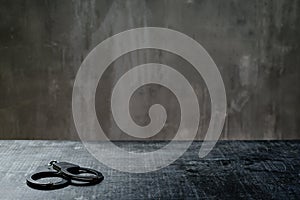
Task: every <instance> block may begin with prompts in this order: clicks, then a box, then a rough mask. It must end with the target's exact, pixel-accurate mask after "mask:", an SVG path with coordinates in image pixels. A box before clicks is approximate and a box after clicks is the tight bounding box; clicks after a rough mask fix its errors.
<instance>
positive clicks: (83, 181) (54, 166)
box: [26, 160, 104, 190]
mask: <svg viewBox="0 0 300 200" xmlns="http://www.w3.org/2000/svg"><path fill="white" fill-rule="evenodd" d="M83 173H84V174H91V175H89V176H83V175H80V174H83ZM53 177H58V178H61V180H60V181H57V182H47V183H43V182H39V181H38V180H39V179H42V178H53ZM103 179H104V177H103V175H102V173H101V172H98V171H96V170H94V169H89V168H84V167H80V166H79V165H75V164H73V163H68V162H58V161H55V160H53V161H51V162H50V163H49V164H48V165H47V166H41V167H38V168H37V170H36V171H35V172H34V173H32V174H30V175H28V176H27V178H26V183H27V185H28V186H29V187H31V188H34V189H38V190H54V189H60V188H64V187H66V186H68V185H76V186H86V185H95V184H98V183H100V182H101V181H102V180H103Z"/></svg>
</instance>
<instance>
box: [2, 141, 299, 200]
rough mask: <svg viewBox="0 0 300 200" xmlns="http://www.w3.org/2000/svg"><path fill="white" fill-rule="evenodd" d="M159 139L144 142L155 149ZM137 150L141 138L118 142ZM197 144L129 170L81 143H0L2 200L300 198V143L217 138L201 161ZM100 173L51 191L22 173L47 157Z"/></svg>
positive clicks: (143, 143)
mask: <svg viewBox="0 0 300 200" xmlns="http://www.w3.org/2000/svg"><path fill="white" fill-rule="evenodd" d="M164 144H165V143H163V142H152V143H149V144H148V143H147V148H149V149H155V148H157V147H159V146H162V145H164ZM118 145H120V146H123V147H124V148H128V147H131V149H134V148H136V149H137V150H138V149H139V148H141V147H142V146H143V148H144V147H145V145H146V144H145V142H119V143H118ZM200 145H201V144H200V143H199V142H198V143H193V145H192V146H191V147H190V149H189V150H188V151H187V152H186V153H185V154H184V155H183V156H182V157H181V158H180V159H178V160H177V161H176V162H174V163H173V164H171V165H170V166H168V167H166V168H164V169H161V170H159V171H155V172H151V173H146V174H130V173H124V172H119V171H116V170H113V169H110V168H108V167H106V166H104V165H103V164H101V163H99V161H97V160H96V159H95V158H94V157H93V156H91V155H90V154H89V153H88V152H87V150H86V149H85V148H84V147H83V145H82V144H81V143H79V142H71V141H0V155H1V157H0V184H1V187H0V199H77V200H82V199H202V198H204V199H234V198H236V199H240V198H246V199H299V198H300V179H299V178H300V142H299V141H289V142H287V141H273V142H268V141H265V142H244V141H221V142H218V144H217V146H216V147H215V148H214V150H213V151H212V152H211V153H210V154H209V156H207V157H206V158H205V159H199V158H198V157H197V153H198V150H199V147H200ZM52 159H55V160H60V161H70V162H74V163H77V164H79V165H82V166H86V167H91V168H95V169H97V170H99V171H101V172H102V173H103V174H104V176H105V179H104V181H103V182H102V183H100V184H99V185H95V186H89V187H76V186H68V187H66V188H63V189H59V190H54V191H39V190H34V189H31V188H29V187H28V186H27V185H26V183H25V176H26V175H27V174H29V173H31V172H33V171H34V170H35V169H36V167H37V166H39V165H45V164H47V163H48V162H49V161H50V160H52Z"/></svg>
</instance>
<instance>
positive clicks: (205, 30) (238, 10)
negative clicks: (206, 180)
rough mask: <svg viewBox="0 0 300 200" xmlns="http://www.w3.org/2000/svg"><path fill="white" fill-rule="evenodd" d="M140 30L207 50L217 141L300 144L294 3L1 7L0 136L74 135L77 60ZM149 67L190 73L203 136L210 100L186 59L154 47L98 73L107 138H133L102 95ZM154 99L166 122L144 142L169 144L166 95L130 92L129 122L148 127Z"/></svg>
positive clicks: (53, 2) (172, 114) (172, 112)
mask: <svg viewBox="0 0 300 200" xmlns="http://www.w3.org/2000/svg"><path fill="white" fill-rule="evenodd" d="M143 26H158V27H168V28H171V29H174V30H178V31H181V32H183V33H185V34H187V35H189V36H190V37H192V38H194V39H195V40H197V41H198V42H199V43H201V44H202V45H203V46H204V47H205V48H206V50H207V51H208V52H209V53H210V55H211V56H212V58H213V59H214V61H215V62H216V64H217V66H218V67H219V70H220V72H221V74H222V77H223V80H224V82H225V87H226V91H227V98H228V118H227V121H226V124H225V127H224V131H223V134H222V138H223V139H295V138H298V139H299V138H300V130H299V127H300V125H299V122H300V114H299V112H298V111H299V108H300V105H299V102H300V91H299V85H300V66H299V65H300V1H299V0H274V1H271V0H252V1H248V0H227V1H224V0H198V1H197V0H182V1H174V0H170V1H167V0H132V1H129V0H128V1H124V0H116V1H87V0H86V1H62V0H49V1H43V0H35V1H25V0H16V1H11V0H7V1H4V0H1V1H0V138H1V139H3V138H4V139H14V138H19V139H49V138H50V139H76V138H78V136H77V133H76V130H75V128H74V123H73V119H72V112H71V95H72V86H73V82H74V79H75V76H76V72H77V70H78V68H79V66H80V64H81V62H82V60H83V59H84V58H85V56H86V55H87V53H88V52H89V51H90V50H91V49H93V47H95V45H97V44H98V43H99V42H101V41H103V40H104V39H105V38H107V37H109V36H111V35H113V34H116V33H118V32H121V31H124V30H127V29H130V28H135V27H143ZM150 61H151V62H153V61H157V62H160V63H165V64H168V65H170V66H172V67H174V68H176V69H177V70H179V71H180V72H182V73H183V74H184V75H185V76H186V77H189V76H190V82H191V84H192V85H193V87H194V88H195V90H196V93H197V95H198V97H199V101H200V102H201V103H200V109H201V110H202V112H201V123H200V129H199V139H201V138H203V135H204V134H205V131H206V129H207V126H208V122H209V117H210V113H209V109H210V102H209V96H208V92H207V89H206V87H205V84H204V83H203V80H202V78H201V77H200V76H194V75H193V74H194V71H193V70H192V67H191V66H189V64H188V63H187V62H186V61H184V60H182V59H180V58H178V57H176V56H174V55H172V54H170V53H167V52H161V51H156V50H144V51H136V52H132V53H130V54H129V55H126V56H123V57H121V58H120V59H118V60H116V62H114V63H113V64H112V65H111V66H110V68H109V70H107V71H106V72H105V76H104V77H103V78H102V79H101V80H100V82H99V87H98V90H97V95H96V101H97V103H96V109H97V111H98V113H99V114H100V115H104V116H106V118H105V119H101V120H100V122H101V123H102V125H103V127H104V129H105V130H106V131H107V132H108V134H109V136H110V137H111V138H112V139H131V138H129V137H127V136H126V135H125V134H123V133H121V132H120V131H119V130H118V128H117V127H116V126H115V122H114V121H113V119H112V117H111V113H110V108H109V103H108V102H109V96H110V93H111V89H112V88H113V85H114V84H115V83H116V81H117V80H118V78H119V77H120V76H121V75H122V74H123V73H125V72H126V71H127V70H128V69H130V68H132V67H133V66H135V65H137V64H140V63H145V62H150ZM118 66H119V67H118ZM120 66H123V67H121V68H120ZM191 75H193V76H191ZM150 97H151V98H150ZM149 99H151V101H150V100H149ZM157 102H158V103H161V104H163V105H165V107H166V109H167V112H168V114H169V117H168V120H167V125H166V127H165V128H164V130H163V131H162V132H161V133H159V134H158V135H157V136H155V137H153V138H152V139H168V138H172V135H173V134H174V133H175V132H176V130H177V128H178V122H179V114H180V113H179V107H178V102H177V100H176V98H175V97H174V95H173V94H172V93H171V92H170V91H168V90H167V89H166V88H163V87H160V86H158V85H152V86H147V87H144V88H141V89H140V90H139V91H137V92H136V93H135V94H134V97H133V98H132V101H131V111H132V115H133V118H134V120H135V121H136V122H137V123H139V124H146V123H147V122H148V121H149V119H148V118H147V112H146V111H147V109H148V108H149V106H150V105H151V104H153V103H157Z"/></svg>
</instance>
